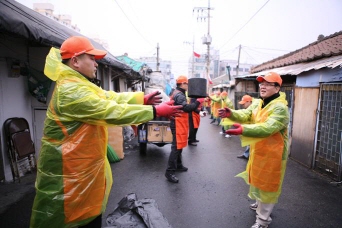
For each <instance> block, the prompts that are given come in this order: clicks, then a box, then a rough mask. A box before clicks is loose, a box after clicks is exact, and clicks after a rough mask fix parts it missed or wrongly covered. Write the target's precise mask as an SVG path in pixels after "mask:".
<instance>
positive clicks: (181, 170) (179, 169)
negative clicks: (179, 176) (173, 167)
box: [177, 165, 188, 172]
mask: <svg viewBox="0 0 342 228" xmlns="http://www.w3.org/2000/svg"><path fill="white" fill-rule="evenodd" d="M177 171H180V172H186V171H188V168H187V167H185V166H183V165H179V166H177Z"/></svg>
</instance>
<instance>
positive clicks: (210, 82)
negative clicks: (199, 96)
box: [208, 75, 213, 85]
mask: <svg viewBox="0 0 342 228" xmlns="http://www.w3.org/2000/svg"><path fill="white" fill-rule="evenodd" d="M208 81H209V84H210V85H212V84H213V81H212V80H211V77H210V75H208Z"/></svg>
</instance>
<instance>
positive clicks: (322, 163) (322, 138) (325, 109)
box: [314, 83, 342, 181]
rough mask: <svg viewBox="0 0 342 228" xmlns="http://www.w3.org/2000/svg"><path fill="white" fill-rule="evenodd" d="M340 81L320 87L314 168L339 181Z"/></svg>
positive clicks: (341, 156) (341, 131)
mask: <svg viewBox="0 0 342 228" xmlns="http://www.w3.org/2000/svg"><path fill="white" fill-rule="evenodd" d="M341 101H342V83H324V84H321V87H320V101H319V107H318V111H319V115H318V124H317V136H316V146H315V148H316V149H315V160H314V161H315V164H314V169H315V170H317V171H318V172H320V173H322V174H325V175H327V176H329V177H330V178H332V179H333V180H336V181H341V172H342V171H341V161H342V153H341V148H342V147H341V137H342V106H341V104H342V103H341Z"/></svg>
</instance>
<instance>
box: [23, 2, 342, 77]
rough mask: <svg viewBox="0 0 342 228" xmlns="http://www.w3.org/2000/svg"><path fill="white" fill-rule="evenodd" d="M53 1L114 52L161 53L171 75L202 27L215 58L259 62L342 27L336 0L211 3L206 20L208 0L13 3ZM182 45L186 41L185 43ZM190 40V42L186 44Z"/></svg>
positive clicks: (200, 49) (182, 68) (180, 68)
mask: <svg viewBox="0 0 342 228" xmlns="http://www.w3.org/2000/svg"><path fill="white" fill-rule="evenodd" d="M18 2H20V3H22V4H24V5H26V6H27V7H29V8H33V3H39V2H48V3H52V4H53V5H54V10H55V12H54V13H55V14H69V15H71V16H72V24H77V26H78V27H79V28H80V29H81V33H82V34H84V35H86V36H91V37H95V36H96V37H99V38H101V39H104V40H106V41H107V42H108V44H109V47H110V52H111V53H112V54H113V55H114V56H119V55H122V54H124V53H128V55H129V56H130V57H131V58H133V59H137V58H139V57H150V56H153V55H155V54H156V52H157V48H156V47H157V43H159V47H160V49H159V57H160V58H161V59H162V60H170V61H172V73H173V74H174V75H175V76H178V75H180V74H185V75H187V74H188V70H187V69H188V61H189V58H190V57H191V56H192V49H193V46H194V49H195V52H197V53H199V54H204V53H206V49H207V46H206V45H203V44H202V37H203V36H204V35H207V33H208V31H209V34H210V35H211V37H212V43H211V47H213V48H215V49H217V50H219V52H220V55H221V56H220V59H221V60H226V59H235V60H237V59H238V46H239V45H241V46H242V49H241V56H240V62H241V63H251V64H260V63H262V62H265V61H268V60H271V59H273V58H276V57H278V56H281V55H284V54H286V53H289V52H291V51H294V50H297V49H299V48H302V47H304V46H306V45H308V44H310V43H312V42H315V41H316V40H317V37H318V36H319V35H320V34H322V35H324V36H328V35H331V34H333V33H335V32H338V31H341V30H342V13H341V12H342V0H210V8H212V10H211V11H210V16H211V17H210V23H208V20H205V21H204V20H202V21H201V20H197V18H198V16H202V17H207V16H208V11H207V10H205V11H204V12H203V14H201V13H198V12H197V11H195V12H193V10H194V9H195V8H206V9H207V8H208V3H209V1H208V0H97V1H95V0H18ZM186 43H188V44H186ZM192 44H194V45H192Z"/></svg>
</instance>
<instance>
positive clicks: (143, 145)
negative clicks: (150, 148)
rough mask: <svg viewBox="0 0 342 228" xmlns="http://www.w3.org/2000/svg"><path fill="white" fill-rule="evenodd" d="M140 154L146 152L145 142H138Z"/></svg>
mask: <svg viewBox="0 0 342 228" xmlns="http://www.w3.org/2000/svg"><path fill="white" fill-rule="evenodd" d="M139 147H140V148H139V149H140V154H146V149H147V143H139Z"/></svg>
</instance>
